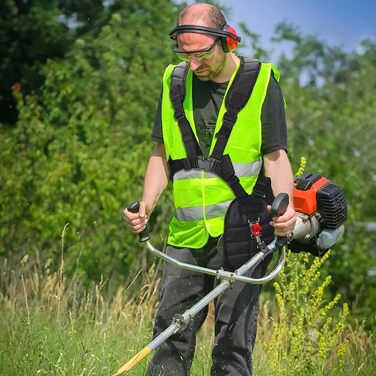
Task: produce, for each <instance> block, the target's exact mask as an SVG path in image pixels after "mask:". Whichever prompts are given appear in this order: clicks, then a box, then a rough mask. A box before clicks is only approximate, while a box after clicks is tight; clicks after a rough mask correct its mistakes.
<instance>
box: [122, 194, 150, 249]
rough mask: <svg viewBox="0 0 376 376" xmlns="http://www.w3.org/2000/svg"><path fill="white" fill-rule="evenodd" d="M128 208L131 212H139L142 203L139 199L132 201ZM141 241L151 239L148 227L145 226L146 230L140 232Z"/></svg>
mask: <svg viewBox="0 0 376 376" xmlns="http://www.w3.org/2000/svg"><path fill="white" fill-rule="evenodd" d="M127 210H128V211H130V212H131V213H137V212H138V211H139V210H140V203H139V201H132V202H131V203H130V204H129V205H128V207H127ZM138 236H139V240H140V242H146V241H147V240H149V239H150V235H149V231H148V229H147V227H145V230H143V231H142V232H140V233H139V234H138Z"/></svg>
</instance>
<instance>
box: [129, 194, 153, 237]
mask: <svg viewBox="0 0 376 376" xmlns="http://www.w3.org/2000/svg"><path fill="white" fill-rule="evenodd" d="M124 219H125V222H126V224H127V225H128V227H129V228H130V229H131V230H132V232H134V233H135V234H139V233H140V232H141V231H143V230H144V229H145V227H146V224H147V223H148V216H147V214H146V204H145V202H143V201H140V209H139V211H138V212H137V213H132V212H130V211H128V209H124Z"/></svg>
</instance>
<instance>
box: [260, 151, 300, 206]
mask: <svg viewBox="0 0 376 376" xmlns="http://www.w3.org/2000/svg"><path fill="white" fill-rule="evenodd" d="M264 168H265V175H266V176H268V177H269V178H270V179H271V181H272V189H273V193H274V196H277V194H278V193H281V192H285V193H287V194H288V195H289V198H290V205H291V206H292V207H293V206H294V204H293V187H294V178H293V174H292V170H291V165H290V161H289V159H288V157H287V154H286V152H285V151H284V150H278V151H275V152H273V153H270V154H267V155H265V156H264Z"/></svg>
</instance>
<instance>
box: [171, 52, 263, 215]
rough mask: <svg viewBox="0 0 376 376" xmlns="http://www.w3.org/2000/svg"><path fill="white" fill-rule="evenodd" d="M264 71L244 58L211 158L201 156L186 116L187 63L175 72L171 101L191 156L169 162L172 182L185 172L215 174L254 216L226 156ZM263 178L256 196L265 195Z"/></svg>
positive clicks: (257, 187)
mask: <svg viewBox="0 0 376 376" xmlns="http://www.w3.org/2000/svg"><path fill="white" fill-rule="evenodd" d="M260 68H261V63H260V61H259V60H254V59H247V58H243V57H241V60H240V66H239V69H238V71H237V73H236V76H235V78H234V81H233V83H232V85H231V87H230V89H229V91H228V92H227V95H226V100H225V105H226V108H227V111H226V112H225V114H224V116H223V122H222V126H221V128H220V130H219V131H218V132H217V134H216V137H217V141H216V144H215V147H214V150H213V152H212V154H211V156H210V157H209V158H205V157H203V156H202V155H201V150H200V146H199V145H198V142H197V140H196V138H195V136H194V134H193V131H192V128H191V126H190V124H189V121H188V119H187V117H186V116H185V112H184V107H183V102H184V98H185V95H186V91H185V81H186V76H187V72H188V65H187V64H186V63H184V62H183V63H180V64H179V65H177V66H176V67H175V68H174V70H173V72H172V77H171V85H170V98H171V102H172V105H173V108H174V116H175V119H176V121H177V122H178V124H179V128H180V132H181V134H182V138H183V142H184V146H185V150H186V154H187V156H188V157H187V158H182V159H178V160H172V159H170V160H169V167H170V174H171V178H172V177H173V176H174V174H175V173H176V172H178V171H180V170H182V169H184V170H190V169H204V170H205V171H208V172H213V173H215V174H216V175H218V176H219V177H221V178H222V179H223V180H224V181H225V182H226V183H227V184H228V185H229V186H230V188H231V189H232V191H233V192H234V194H235V196H236V197H237V198H238V199H239V203H240V206H241V208H242V210H243V211H244V213H245V214H247V213H251V206H252V200H251V199H250V197H249V195H248V193H247V192H246V191H245V189H244V188H243V187H242V185H241V184H240V180H239V178H238V177H237V176H236V174H235V171H234V166H233V164H232V162H231V159H230V156H229V155H228V154H226V155H223V152H224V150H225V148H226V145H227V142H228V140H229V137H230V134H231V131H232V129H233V126H234V124H235V122H236V120H237V117H238V113H239V111H240V110H241V109H242V108H243V107H244V106H245V105H246V104H247V102H248V100H249V98H250V96H251V94H252V91H253V88H254V86H255V83H256V80H257V77H258V74H259V71H260ZM261 175H262V173H260V174H259V178H258V179H257V182H256V184H255V186H254V188H253V193H255V194H256V192H262V189H259V185H258V182H259V180H260V176H261Z"/></svg>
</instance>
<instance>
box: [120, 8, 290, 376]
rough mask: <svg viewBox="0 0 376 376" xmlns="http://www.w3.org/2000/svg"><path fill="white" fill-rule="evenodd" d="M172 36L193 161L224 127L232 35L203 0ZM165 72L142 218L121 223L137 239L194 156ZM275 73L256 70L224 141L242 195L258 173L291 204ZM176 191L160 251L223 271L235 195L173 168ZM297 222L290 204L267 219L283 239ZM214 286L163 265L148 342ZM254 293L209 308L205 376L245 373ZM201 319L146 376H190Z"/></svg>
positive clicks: (233, 66)
mask: <svg viewBox="0 0 376 376" xmlns="http://www.w3.org/2000/svg"><path fill="white" fill-rule="evenodd" d="M192 27H193V28H192ZM226 30H227V31H226ZM171 37H172V38H173V39H174V40H175V43H176V45H175V48H174V50H175V52H176V54H177V55H178V57H180V58H181V59H182V60H184V61H186V63H187V65H188V67H189V70H188V73H187V76H186V79H185V85H186V97H187V100H186V101H184V110H185V115H186V118H188V120H189V126H190V127H191V129H192V135H193V134H194V135H195V137H193V139H194V140H195V139H197V140H198V142H196V141H194V143H196V146H194V147H195V148H196V149H195V150H196V151H198V154H199V155H200V156H205V157H208V156H210V155H211V153H212V152H213V148H214V146H215V143H216V141H217V139H218V135H217V132H218V129H219V128H220V125H221V124H218V123H221V121H219V120H218V119H220V120H221V117H223V112H224V111H225V109H224V105H223V98H224V97H225V94H226V90H227V89H228V87H230V86H231V83H232V79H233V77H234V74H235V73H236V71H237V69H238V67H239V64H240V57H239V56H237V55H235V54H234V53H233V52H232V50H233V48H234V47H236V45H237V41H238V38H237V36H236V32H235V30H233V29H232V28H230V27H229V26H228V25H227V24H226V21H225V18H224V16H223V15H222V13H221V12H220V11H219V10H218V9H217V8H216V7H214V6H212V5H209V4H204V3H198V4H193V5H190V6H188V7H187V8H185V9H184V10H183V11H182V13H181V14H180V17H179V20H178V27H176V28H175V29H174V30H173V32H172V33H171ZM172 71H173V67H171V66H170V67H169V68H167V70H166V72H165V75H164V79H163V90H162V95H161V99H160V103H159V106H158V110H157V114H156V120H155V125H154V129H153V132H152V139H153V140H154V141H156V145H155V148H154V151H153V154H152V156H151V158H150V160H149V164H148V167H147V172H146V175H145V182H144V192H143V197H142V200H141V202H140V210H139V213H130V212H129V211H127V210H125V211H124V215H125V219H126V221H127V224H128V225H129V227H130V228H131V229H132V231H133V232H135V233H140V232H141V231H142V230H143V229H144V228H145V226H146V224H147V221H148V218H149V217H150V215H151V213H152V211H153V209H154V207H155V205H156V203H157V201H158V199H159V197H160V195H161V194H162V192H163V190H164V189H165V188H166V186H167V184H168V177H169V176H170V172H171V171H170V170H171V168H172V166H173V162H174V161H176V160H179V159H184V158H187V157H190V155H187V154H188V153H187V150H193V149H192V148H191V149H190V148H189V147H188V146H187V145H186V144H185V143H184V142H185V141H184V140H183V138H182V137H181V133H180V132H181V131H180V128H179V125H178V123H177V121H176V119H175V118H174V109H173V106H172V103H171V100H170V93H169V92H170V82H171V75H172ZM274 76H276V78H277V77H278V72H277V71H276V69H275V68H274V67H272V66H271V65H270V64H261V68H260V73H259V74H258V77H257V81H256V84H255V87H254V89H253V92H252V95H251V97H250V99H249V100H248V102H247V104H246V106H245V107H244V109H243V110H241V111H240V112H239V114H238V119H237V120H236V122H235V125H234V127H233V131H232V133H231V137H229V139H228V140H226V141H227V146H226V153H227V154H228V155H229V156H230V159H231V161H232V163H233V165H234V166H235V167H234V168H235V172H236V173H237V174H239V173H240V169H239V170H237V168H238V167H239V166H243V167H244V166H245V167H246V168H249V169H250V170H248V171H246V172H245V173H244V176H239V178H240V182H241V185H242V186H243V188H244V190H245V191H246V192H247V194H251V193H252V190H253V187H254V186H255V184H256V181H257V179H258V175H260V176H261V175H265V176H267V177H269V178H270V179H271V186H272V190H273V193H274V195H275V196H276V195H277V194H278V193H280V192H286V193H288V194H289V196H290V202H292V199H291V198H292V188H293V176H292V172H291V167H290V163H289V160H288V157H287V154H286V150H287V141H286V123H285V114H284V101H283V98H282V94H281V92H280V88H279V86H278V83H277V80H276V78H275V77H274ZM229 82H230V83H229ZM191 146H192V145H191ZM185 160H186V159H185ZM261 161H262V164H261ZM257 166H259V168H258V169H257V168H256V167H257ZM261 166H263V169H262V168H261ZM255 168H256V171H254V169H255ZM260 169H261V171H260ZM262 170H263V171H262ZM240 175H241V173H240ZM243 188H242V189H243ZM173 189H174V204H175V209H176V212H175V215H174V217H173V219H172V221H171V223H170V229H169V237H168V247H167V250H166V252H167V253H168V254H169V255H170V256H172V257H174V258H176V259H178V260H180V261H183V262H187V263H191V264H196V265H201V266H206V267H209V268H212V269H219V268H220V267H222V266H223V265H225V266H226V265H227V264H226V260H225V259H224V255H223V253H222V252H221V251H219V250H218V248H217V242H218V238H219V236H220V235H221V234H222V233H223V231H224V230H223V229H224V217H225V211H223V210H224V209H223V208H225V210H227V208H228V206H229V202H230V201H231V200H232V199H234V198H235V195H234V193H233V191H232V190H231V189H230V188H229V186H228V184H227V183H226V182H224V181H223V179H221V178H218V177H217V176H216V175H213V174H211V173H210V172H208V171H207V169H206V170H205V168H203V169H197V168H196V169H189V168H186V169H181V170H179V171H173ZM224 198H227V201H226V200H224ZM198 203H199V205H198ZM221 210H222V212H221ZM210 213H211V214H210ZM213 213H216V214H213ZM209 214H210V215H209ZM295 220H296V218H295V211H294V209H293V207H292V206H289V207H288V209H287V211H286V212H285V214H283V215H282V216H280V217H274V218H273V220H272V221H271V224H272V226H274V229H275V233H276V234H277V235H281V236H284V235H287V234H289V233H290V232H291V231H292V229H293V227H294V224H295ZM265 267H266V265H265V264H264V265H263V267H262V268H260V270H257V271H256V272H255V273H256V274H258V275H259V276H260V273H262V271H263V270H264V269H265ZM214 283H215V281H214V278H212V277H211V276H206V275H202V274H199V273H193V272H190V271H187V270H182V269H177V268H175V267H173V266H171V265H169V264H167V265H165V266H164V271H163V278H162V282H161V296H160V298H161V301H160V306H159V309H158V313H157V317H156V321H155V327H154V335H155V336H156V335H158V334H159V333H161V332H162V331H163V330H164V329H165V328H166V327H167V326H168V325H169V324H170V323H171V320H172V318H173V316H174V315H175V314H176V313H182V312H184V311H185V310H186V309H188V308H190V307H191V306H192V305H194V304H195V303H196V302H197V301H198V300H199V299H201V298H202V297H203V296H204V295H205V294H206V293H207V292H208V291H210V290H211V289H212V288H213V286H214ZM259 292H260V287H259V286H256V285H245V284H243V283H234V285H233V287H232V288H231V289H229V290H226V291H225V292H224V293H223V294H222V295H221V296H220V297H219V298H217V300H216V301H215V342H214V347H213V353H212V357H213V366H212V375H217V376H223V375H232V376H233V375H251V374H252V361H251V354H252V350H253V346H254V341H255V336H256V326H257V315H258V297H259ZM206 314H207V310H206V311H201V312H200V314H198V315H197V316H196V317H195V318H194V319H193V320H192V322H191V323H190V324H189V325H188V327H187V328H186V329H185V330H184V331H183V332H182V333H178V334H176V335H174V336H172V337H170V339H169V340H168V341H166V342H165V343H164V344H163V345H161V346H160V347H159V348H158V349H157V350H156V353H155V355H154V357H153V359H152V361H151V363H150V365H149V369H148V375H168V376H172V375H179V376H181V375H188V374H189V370H190V367H191V363H192V359H193V355H194V350H195V336H196V333H197V331H198V329H199V328H200V327H201V325H202V324H203V322H204V320H205V317H206Z"/></svg>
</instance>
